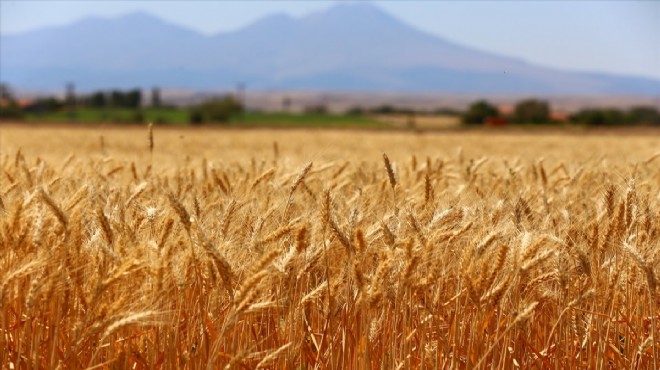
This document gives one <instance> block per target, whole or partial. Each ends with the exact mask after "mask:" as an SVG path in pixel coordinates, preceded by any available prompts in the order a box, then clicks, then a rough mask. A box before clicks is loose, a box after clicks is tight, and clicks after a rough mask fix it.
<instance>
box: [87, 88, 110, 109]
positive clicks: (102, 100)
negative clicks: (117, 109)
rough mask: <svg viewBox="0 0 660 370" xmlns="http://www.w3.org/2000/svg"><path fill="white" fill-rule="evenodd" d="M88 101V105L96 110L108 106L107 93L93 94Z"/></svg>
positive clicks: (98, 92)
mask: <svg viewBox="0 0 660 370" xmlns="http://www.w3.org/2000/svg"><path fill="white" fill-rule="evenodd" d="M87 101H88V104H89V105H90V106H91V107H94V108H103V107H105V106H106V105H107V104H108V99H107V98H106V96H105V93H104V92H102V91H97V92H95V93H92V95H90V96H89V99H88V100H87Z"/></svg>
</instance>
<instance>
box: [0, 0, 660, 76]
mask: <svg viewBox="0 0 660 370" xmlns="http://www.w3.org/2000/svg"><path fill="white" fill-rule="evenodd" d="M336 3H337V2H333V1H242V2H234V1H185V2H184V1H174V0H168V1H158V0H150V1H118V0H112V1H100V0H95V1H82V0H75V1H56V0H42V1H28V0H0V34H2V35H6V34H14V33H20V32H24V31H28V30H32V29H36V28H40V27H44V26H53V25H64V24H67V23H71V22H74V21H75V20H77V19H80V18H83V17H86V16H90V15H96V16H108V17H111V16H118V15H122V14H126V13H130V12H134V11H147V12H149V13H152V14H154V15H157V16H159V17H161V18H163V19H165V20H167V21H169V22H172V23H176V24H179V25H182V26H185V27H188V28H191V29H194V30H197V31H199V32H201V33H205V34H213V33H218V32H223V31H230V30H235V29H238V28H240V27H243V26H246V25H248V24H250V23H251V22H254V21H255V20H257V19H259V18H261V17H264V16H266V15H270V14H273V13H286V14H289V15H292V16H296V17H301V16H305V15H306V14H310V13H313V12H317V11H322V10H324V9H327V8H328V7H331V6H332V5H334V4H336ZM372 3H373V4H375V5H377V6H379V7H380V8H381V9H383V10H385V11H387V12H389V13H390V14H392V15H394V16H396V17H398V18H399V19H401V20H403V21H404V22H406V23H408V24H410V25H412V26H414V27H416V28H418V29H421V30H423V31H426V32H429V33H432V34H435V35H438V36H442V37H445V38H447V39H449V40H452V41H455V42H458V43H461V44H464V45H466V46H471V47H474V48H478V49H482V50H486V51H490V52H496V53H499V54H504V55H509V56H513V57H518V58H522V59H524V60H527V61H530V62H534V63H538V64H541V65H545V66H550V67H557V68H562V69H569V70H579V71H595V72H610V73H622V74H630V75H638V76H647V77H654V78H656V79H659V80H660V1H650V0H649V1H634V0H632V1H631V0H629V1H586V0H582V1H433V2H432V1H405V0H399V1H372Z"/></svg>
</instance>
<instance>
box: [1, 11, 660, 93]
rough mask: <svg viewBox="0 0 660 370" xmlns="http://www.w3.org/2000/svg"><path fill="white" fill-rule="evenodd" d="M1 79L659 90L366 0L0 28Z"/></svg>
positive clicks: (26, 83) (25, 84)
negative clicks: (222, 29) (212, 25)
mask: <svg viewBox="0 0 660 370" xmlns="http://www.w3.org/2000/svg"><path fill="white" fill-rule="evenodd" d="M0 72H1V74H0V79H1V80H2V81H4V82H8V83H9V84H11V85H13V86H15V87H18V88H25V89H59V88H61V87H62V86H63V85H64V83H65V82H74V83H75V84H76V86H77V87H78V88H80V89H83V90H85V89H87V90H88V89H98V88H110V87H132V86H143V87H150V86H162V87H179V88H188V89H227V88H231V87H233V86H234V85H235V84H236V83H238V82H243V83H247V85H248V86H249V87H250V88H251V89H262V90H268V89H271V90H272V89H313V90H352V91H376V90H378V91H400V92H401V91H409V92H410V91H416V92H449V93H507V94H511V93H514V94H529V93H541V94H605V95H607V94H637V95H658V94H660V81H658V80H654V79H648V78H639V77H629V76H620V75H607V74H595V73H578V72H568V71H562V70H557V69H551V68H546V67H541V66H537V65H533V64H531V63H527V62H525V61H523V60H519V59H515V58H510V57H506V56H502V55H495V54H492V53H487V52H483V51H479V50H476V49H472V48H468V47H465V46H462V45H459V44H456V43H453V42H451V41H449V40H446V39H443V38H441V37H437V36H434V35H430V34H427V33H424V32H421V31H419V30H416V29H414V28H412V27H410V26H408V25H406V24H405V23H403V22H401V21H399V20H398V19H396V18H395V17H393V16H392V15H389V14H387V13H385V12H383V11H381V10H380V9H378V8H377V7H375V6H373V5H371V4H368V3H352V4H340V5H337V6H334V7H332V8H330V9H328V10H326V11H323V12H318V13H315V14H311V15H308V16H306V17H302V18H292V17H289V16H287V15H282V14H278V15H272V16H268V17H266V18H263V19H261V20H259V21H257V22H255V23H253V24H251V25H250V26H248V27H245V28H243V29H240V30H237V31H234V32H227V33H221V34H217V35H213V36H205V35H202V34H199V33H196V32H194V31H191V30H188V29H185V28H183V27H179V26H175V25H173V24H170V23H167V22H165V21H163V20H161V19H159V18H156V17H154V16H151V15H149V14H146V13H134V14H129V15H126V16H122V17H118V18H111V19H108V18H96V17H95V18H86V19H83V20H80V21H78V22H76V23H73V24H71V25H68V26H62V27H50V28H44V29H40V30H36V31H31V32H26V33H22V34H16V35H5V36H0Z"/></svg>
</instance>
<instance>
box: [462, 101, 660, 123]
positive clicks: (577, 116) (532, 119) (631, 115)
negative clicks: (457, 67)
mask: <svg viewBox="0 0 660 370" xmlns="http://www.w3.org/2000/svg"><path fill="white" fill-rule="evenodd" d="M461 120H462V122H463V123H464V124H467V125H483V124H490V123H495V124H507V123H511V124H553V123H573V124H581V125H589V126H616V125H660V111H658V109H657V108H655V107H652V106H638V107H632V108H630V109H627V110H624V109H616V108H584V109H581V110H579V111H577V112H575V113H572V114H570V115H566V117H561V118H558V117H553V115H552V110H551V108H550V104H549V103H548V102H546V101H543V100H538V99H526V100H522V101H520V102H518V103H516V104H515V106H514V108H513V111H512V112H510V113H503V112H502V111H501V110H500V109H498V107H496V106H495V105H493V104H491V103H489V102H488V101H486V100H479V101H476V102H474V103H472V104H471V105H470V106H469V107H468V108H467V110H465V112H464V113H463V114H462V115H461Z"/></svg>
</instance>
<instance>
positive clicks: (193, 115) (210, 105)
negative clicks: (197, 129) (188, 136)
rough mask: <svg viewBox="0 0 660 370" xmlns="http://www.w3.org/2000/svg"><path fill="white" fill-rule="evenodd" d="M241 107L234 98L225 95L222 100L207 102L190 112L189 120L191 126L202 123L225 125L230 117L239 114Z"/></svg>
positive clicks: (215, 99)
mask: <svg viewBox="0 0 660 370" xmlns="http://www.w3.org/2000/svg"><path fill="white" fill-rule="evenodd" d="M242 112H243V105H242V104H241V102H240V101H238V100H237V99H236V98H235V97H234V96H231V95H226V96H224V97H222V98H214V99H211V100H207V101H205V102H203V103H202V104H199V105H197V106H195V107H193V108H192V109H191V110H190V116H189V120H190V123H191V124H201V123H204V122H212V123H225V122H228V121H229V119H230V118H231V117H232V116H235V115H237V114H241V113H242Z"/></svg>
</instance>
